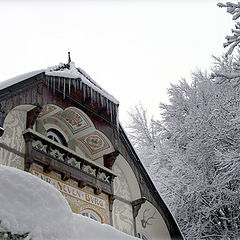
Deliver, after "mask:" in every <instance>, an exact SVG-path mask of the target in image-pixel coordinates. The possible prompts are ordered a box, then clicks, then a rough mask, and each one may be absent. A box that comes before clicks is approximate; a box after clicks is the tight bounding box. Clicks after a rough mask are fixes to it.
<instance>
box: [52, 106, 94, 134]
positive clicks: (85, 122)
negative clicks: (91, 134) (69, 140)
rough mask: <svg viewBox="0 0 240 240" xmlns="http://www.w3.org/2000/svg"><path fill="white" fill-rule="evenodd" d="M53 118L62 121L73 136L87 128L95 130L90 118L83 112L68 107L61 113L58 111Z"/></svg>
mask: <svg viewBox="0 0 240 240" xmlns="http://www.w3.org/2000/svg"><path fill="white" fill-rule="evenodd" d="M55 117H57V118H59V119H60V120H62V121H63V122H64V123H65V124H66V125H67V126H68V128H69V129H70V130H71V132H72V134H73V135H76V134H77V133H79V132H83V131H84V130H86V129H88V128H95V127H94V125H93V123H92V121H91V120H90V118H89V117H88V116H87V115H86V114H85V113H84V112H82V111H81V110H79V109H77V108H75V107H69V108H66V109H65V110H63V111H59V112H57V113H56V114H55Z"/></svg>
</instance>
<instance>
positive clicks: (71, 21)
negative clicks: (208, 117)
mask: <svg viewBox="0 0 240 240" xmlns="http://www.w3.org/2000/svg"><path fill="white" fill-rule="evenodd" d="M218 2H219V1H216V0H198V1H197V0H195V1H190V0H189V1H187V0H185V1H184V0H175V1H174V0H158V1H157V0H155V1H154V0H148V1H147V0H146V1H143V0H142V1H138V0H129V1H127V0H125V1H120V0H119V1H114V0H112V1H110V0H108V1H101V0H98V1H97V0H95V1H93V0H89V1H87V0H86V1H80V0H79V1H77V0H75V1H74V0H62V1H54V0H49V1H47V0H45V1H44V0H42V1H40V0H39V1H38V0H35V1H30V0H29V1H21V0H18V1H17V0H16V1H12V0H8V1H7V0H5V1H3V0H0V33H1V34H0V66H1V71H0V81H2V80H6V79H8V78H11V77H14V76H16V75H19V74H23V73H26V72H29V71H33V70H37V69H41V68H46V67H48V66H52V65H56V64H58V63H59V62H67V52H68V50H70V51H71V58H72V61H74V62H75V64H76V66H79V67H81V68H82V69H84V70H85V71H86V72H87V73H88V74H89V75H90V76H91V77H92V78H93V79H94V80H95V81H96V82H98V84H99V85H101V86H102V87H103V88H105V89H106V90H107V91H108V92H109V93H110V94H112V95H114V96H115V98H117V99H118V100H119V101H120V120H121V121H122V122H125V121H126V119H127V116H128V115H127V113H126V112H127V111H129V110H130V106H134V105H136V104H138V103H139V102H140V101H141V102H142V103H143V105H145V106H146V107H147V109H148V112H149V115H153V114H154V115H158V105H159V102H166V101H167V88H168V87H169V86H170V83H176V82H177V81H178V80H180V79H181V78H188V79H189V78H190V73H191V71H194V70H195V69H196V68H200V69H202V70H205V69H207V68H209V67H210V66H211V63H212V58H211V56H212V55H216V56H219V55H221V54H222V53H223V52H224V51H225V49H223V47H222V44H223V42H224V41H225V39H224V38H225V36H226V35H227V34H230V31H231V28H232V27H233V26H234V23H233V21H232V20H231V16H230V15H229V14H228V13H227V12H226V9H220V8H218V7H217V6H216V4H217V3H218Z"/></svg>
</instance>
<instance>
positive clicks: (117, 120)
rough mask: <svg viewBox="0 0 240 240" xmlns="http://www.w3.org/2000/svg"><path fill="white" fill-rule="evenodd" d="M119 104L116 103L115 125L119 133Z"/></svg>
mask: <svg viewBox="0 0 240 240" xmlns="http://www.w3.org/2000/svg"><path fill="white" fill-rule="evenodd" d="M118 107H119V105H116V125H117V131H118V133H119V119H118V118H119V112H118Z"/></svg>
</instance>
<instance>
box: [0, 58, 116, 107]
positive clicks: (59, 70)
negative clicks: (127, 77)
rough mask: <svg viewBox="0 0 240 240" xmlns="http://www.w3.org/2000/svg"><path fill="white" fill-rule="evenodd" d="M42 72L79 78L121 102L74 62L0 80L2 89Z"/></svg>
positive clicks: (114, 100) (104, 94) (113, 100)
mask: <svg viewBox="0 0 240 240" xmlns="http://www.w3.org/2000/svg"><path fill="white" fill-rule="evenodd" d="M40 73H45V75H46V76H55V77H63V78H68V79H72V81H73V80H77V79H78V80H80V81H81V82H82V83H84V84H85V85H87V86H88V87H90V88H91V89H92V90H93V91H95V92H97V93H99V94H100V95H101V96H103V97H105V98H107V99H108V100H110V101H111V102H113V103H114V104H116V105H118V104H119V101H118V100H117V99H115V98H114V97H113V96H112V95H111V94H109V93H108V92H107V91H106V90H104V89H103V88H102V87H101V86H100V85H98V84H97V83H96V82H95V81H94V80H93V79H92V78H91V77H90V76H89V75H88V74H87V73H86V72H85V71H84V70H82V69H81V68H76V67H75V64H74V62H70V63H69V64H64V63H60V64H59V65H56V66H52V67H48V68H47V69H41V70H36V71H33V72H29V73H25V74H22V75H19V76H16V77H13V78H10V79H8V80H5V81H3V82H0V90H2V89H4V88H7V87H9V86H12V85H14V84H16V83H19V82H22V81H24V80H26V79H29V78H31V77H33V76H35V75H38V74H40Z"/></svg>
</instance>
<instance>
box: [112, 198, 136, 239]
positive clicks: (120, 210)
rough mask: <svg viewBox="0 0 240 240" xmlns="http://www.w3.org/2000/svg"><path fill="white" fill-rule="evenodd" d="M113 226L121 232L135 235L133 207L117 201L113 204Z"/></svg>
mask: <svg viewBox="0 0 240 240" xmlns="http://www.w3.org/2000/svg"><path fill="white" fill-rule="evenodd" d="M113 225H114V227H115V228H117V229H118V230H119V231H121V232H125V233H127V234H129V235H134V227H133V213H132V206H131V205H128V204H126V203H123V202H121V201H118V200H115V201H114V203H113Z"/></svg>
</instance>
